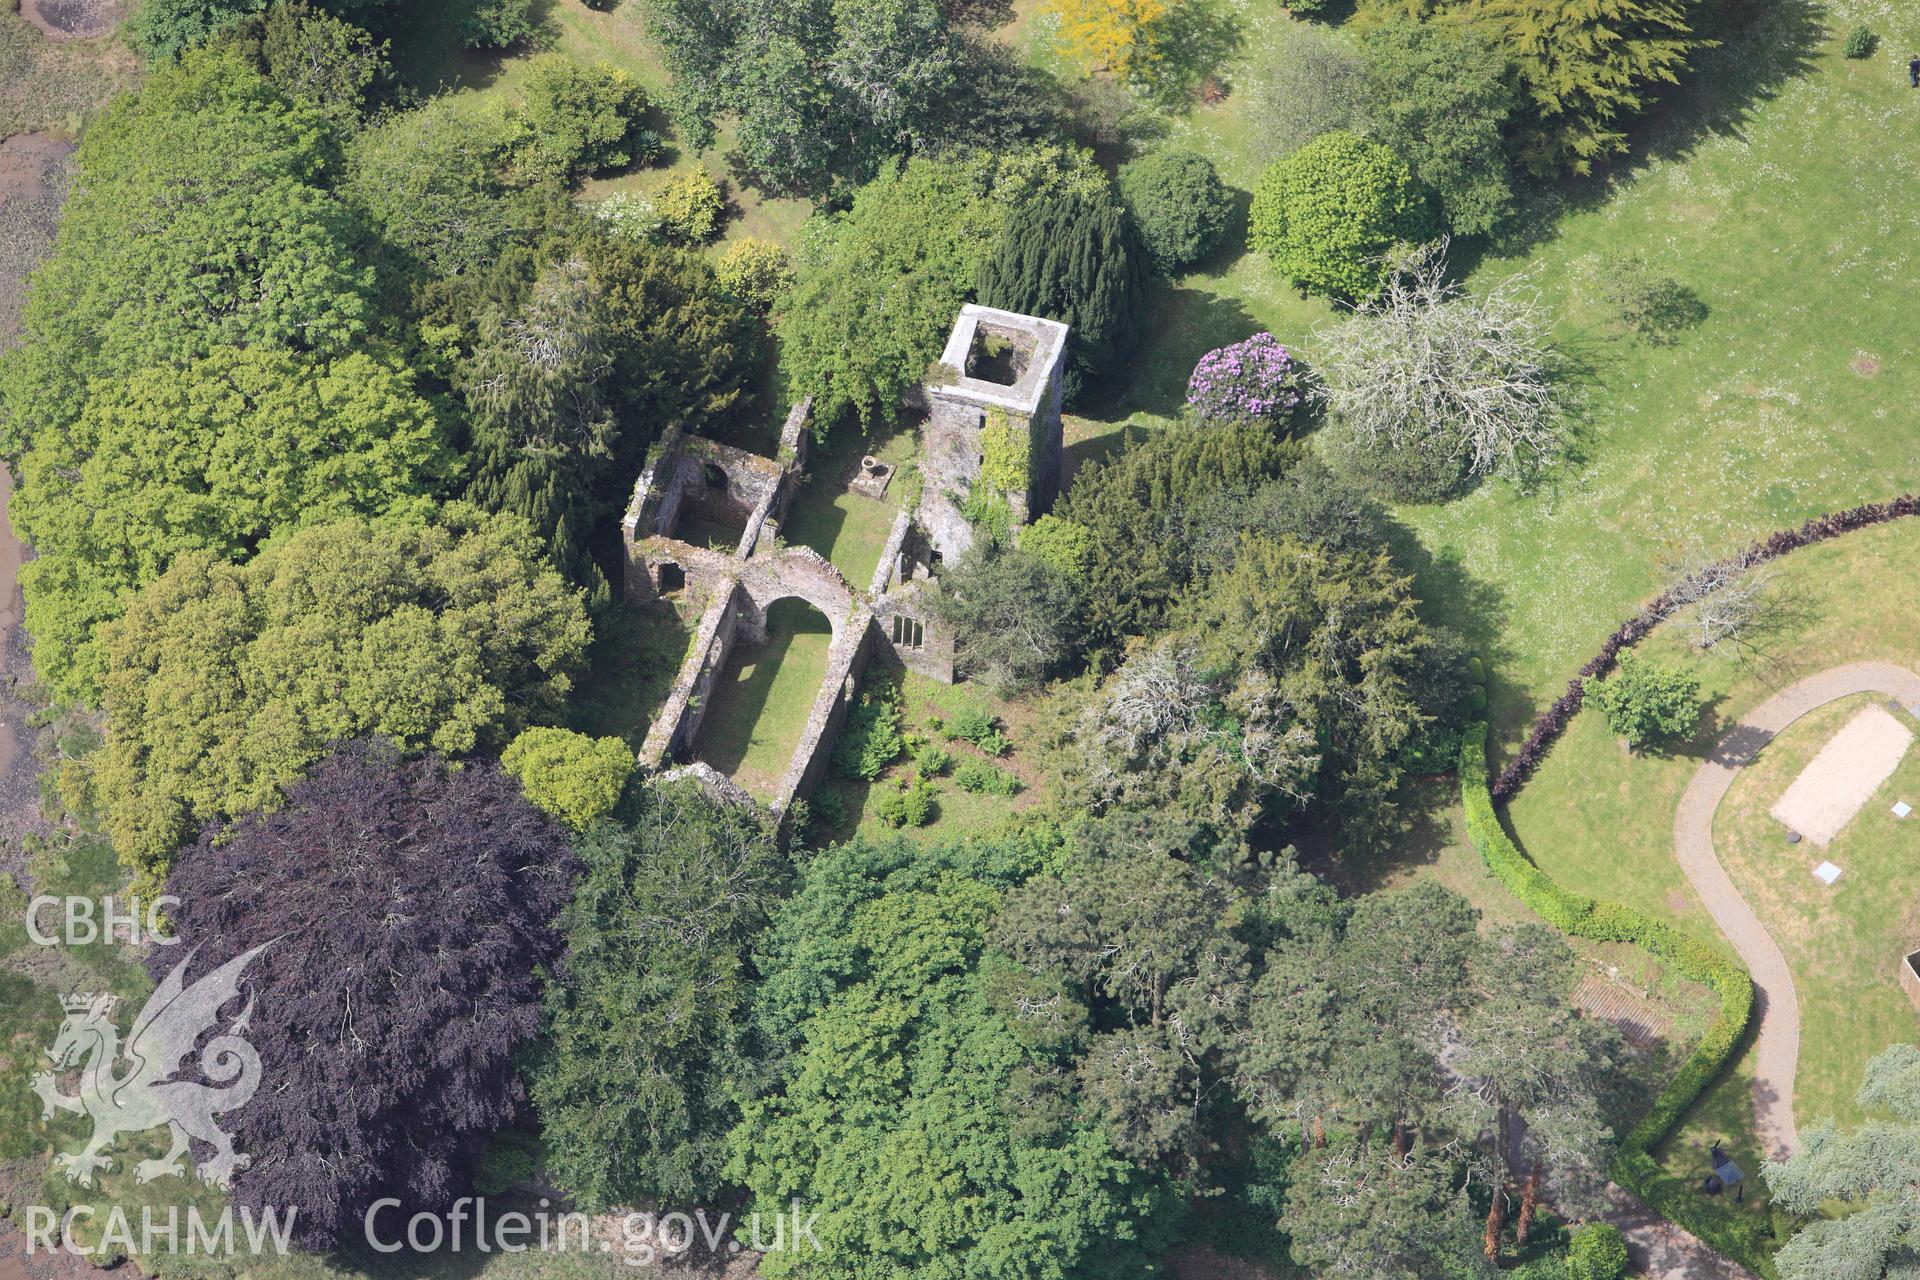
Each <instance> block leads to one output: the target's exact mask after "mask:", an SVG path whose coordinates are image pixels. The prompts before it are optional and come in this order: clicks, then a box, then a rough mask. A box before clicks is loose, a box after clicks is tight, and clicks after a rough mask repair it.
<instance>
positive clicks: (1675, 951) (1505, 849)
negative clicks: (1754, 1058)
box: [1460, 720, 1772, 1275]
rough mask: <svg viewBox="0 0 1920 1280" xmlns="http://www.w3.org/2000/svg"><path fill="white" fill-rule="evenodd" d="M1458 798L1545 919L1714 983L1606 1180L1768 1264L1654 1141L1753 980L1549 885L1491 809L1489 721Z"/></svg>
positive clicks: (1749, 1233)
mask: <svg viewBox="0 0 1920 1280" xmlns="http://www.w3.org/2000/svg"><path fill="white" fill-rule="evenodd" d="M1460 803H1461V806H1462V808H1464V809H1465V811H1466V823H1467V835H1468V837H1469V838H1470V839H1472V841H1473V843H1474V846H1475V847H1476V848H1477V849H1479V851H1480V855H1481V857H1483V858H1485V859H1486V863H1487V868H1488V870H1490V871H1492V872H1493V874H1494V876H1495V877H1496V878H1497V879H1498V880H1499V881H1500V883H1502V884H1504V885H1505V886H1506V887H1507V888H1508V889H1510V890H1512V891H1513V895H1514V896H1515V897H1517V898H1519V899H1520V901H1522V902H1523V903H1525V904H1526V905H1527V906H1528V907H1530V908H1532V909H1533V911H1534V912H1535V913H1536V914H1538V915H1539V916H1540V918H1541V919H1543V920H1545V921H1546V922H1547V923H1548V924H1550V925H1553V926H1554V927H1555V928H1557V929H1559V930H1561V931H1562V932H1564V933H1567V934H1569V935H1571V936H1573V937H1576V938H1587V939H1591V940H1593V941H1596V942H1629V943H1632V944H1633V945H1635V946H1637V947H1640V948H1642V949H1643V950H1645V951H1647V952H1648V953H1649V954H1651V955H1654V956H1657V957H1659V958H1660V959H1662V960H1665V961H1667V962H1668V963H1670V964H1672V965H1673V967H1674V968H1675V969H1676V970H1678V971H1679V972H1680V973H1681V974H1683V975H1685V976H1686V977H1688V978H1691V979H1693V980H1694V981H1696V982H1703V983H1705V984H1707V985H1708V986H1709V987H1711V988H1712V989H1713V992H1714V994H1715V995H1717V996H1718V997H1719V999H1720V1012H1719V1013H1718V1015H1716V1016H1715V1018H1714V1020H1713V1024H1712V1025H1711V1026H1709V1027H1708V1028H1707V1033H1706V1035H1704V1036H1702V1037H1701V1038H1700V1043H1699V1044H1698V1045H1696V1046H1695V1047H1694V1050H1693V1052H1692V1053H1691V1054H1690V1055H1688V1057H1687V1060H1686V1061H1685V1062H1684V1063H1682V1064H1681V1066H1680V1070H1679V1071H1677V1072H1675V1073H1674V1076H1673V1079H1671V1080H1669V1081H1668V1082H1667V1084H1666V1087H1665V1088H1663V1089H1661V1091H1660V1093H1659V1096H1657V1097H1656V1098H1655V1099H1654V1101H1653V1107H1652V1109H1651V1110H1649V1111H1648V1112H1647V1114H1646V1115H1645V1116H1643V1117H1642V1118H1641V1120H1640V1123H1638V1124H1636V1125H1635V1126H1634V1127H1633V1129H1632V1130H1631V1131H1630V1132H1628V1133H1627V1135H1626V1136H1625V1137H1624V1138H1622V1139H1621V1140H1620V1147H1619V1150H1618V1152H1617V1153H1616V1155H1615V1157H1614V1161H1613V1168H1612V1170H1611V1173H1612V1175H1613V1180H1614V1181H1615V1182H1617V1183H1619V1184H1620V1185H1621V1186H1623V1187H1625V1188H1626V1189H1627V1190H1628V1191H1630V1192H1632V1193H1633V1194H1634V1195H1636V1196H1638V1197H1640V1199H1641V1200H1643V1201H1645V1202H1646V1204H1647V1205H1648V1206H1649V1207H1651V1208H1652V1209H1653V1210H1654V1212H1656V1213H1658V1214H1659V1215H1660V1216H1661V1217H1663V1218H1666V1219H1667V1220H1668V1221H1670V1222H1674V1223H1677V1224H1679V1225H1680V1226H1682V1227H1684V1228H1686V1229H1687V1230H1688V1231H1691V1232H1692V1233H1693V1234H1694V1235H1696V1236H1698V1237H1699V1238H1700V1239H1702V1240H1704V1241H1706V1242H1707V1243H1708V1244H1710V1245H1712V1246H1713V1247H1714V1248H1716V1249H1718V1250H1720V1251H1721V1252H1722V1253H1725V1254H1728V1255H1730V1256H1731V1257H1733V1258H1735V1259H1737V1260H1738V1261H1740V1262H1742V1263H1743V1264H1744V1265H1746V1266H1747V1267H1749V1268H1750V1269H1752V1270H1754V1271H1757V1272H1760V1273H1761V1274H1762V1275H1768V1274H1771V1273H1772V1267H1771V1266H1770V1259H1769V1257H1768V1253H1769V1248H1770V1242H1769V1240H1768V1239H1767V1238H1766V1237H1765V1236H1764V1235H1762V1234H1761V1233H1760V1232H1759V1231H1757V1230H1755V1229H1753V1228H1752V1227H1751V1226H1749V1225H1748V1224H1745V1223H1732V1222H1729V1221H1727V1220H1726V1219H1725V1218H1723V1217H1720V1216H1719V1215H1707V1214H1703V1213H1701V1212H1699V1208H1700V1206H1699V1205H1698V1204H1697V1203H1696V1201H1695V1200H1694V1198H1693V1194H1692V1191H1693V1189H1692V1187H1691V1186H1690V1185H1689V1184H1688V1183H1687V1182H1686V1181H1685V1180H1684V1179H1681V1178H1676V1177H1674V1176H1673V1175H1671V1174H1669V1173H1667V1172H1666V1171H1665V1170H1663V1169H1662V1168H1661V1167H1660V1165H1659V1162H1658V1161H1656V1160H1655V1159H1654V1158H1653V1155H1652V1151H1653V1148H1654V1147H1656V1146H1658V1145H1659V1144H1660V1142H1661V1140H1662V1139H1664V1138H1665V1137H1666V1136H1667V1135H1668V1134H1669V1133H1671V1132H1672V1131H1673V1129H1674V1127H1675V1126H1676V1125H1678V1124H1679V1123H1680V1118H1681V1117H1682V1116H1684V1115H1685V1114H1686V1112H1687V1108H1689V1107H1691V1106H1692V1105H1693V1104H1694V1102H1695V1100H1697V1099H1698V1098H1699V1096H1700V1095H1701V1093H1703V1092H1704V1091H1705V1090H1706V1087H1707V1086H1708V1085H1709V1084H1711V1083H1712V1082H1713V1081H1714V1079H1715V1078H1716V1077H1717V1076H1719V1074H1720V1072H1721V1070H1722V1069H1723V1068H1725V1066H1726V1065H1727V1060H1728V1059H1729V1058H1730V1057H1731V1056H1732V1055H1733V1051H1734V1049H1735V1048H1736V1047H1738V1045H1739V1043H1740V1038H1741V1037H1742V1036H1743V1035H1745V1034H1746V1030H1747V1023H1748V1021H1749V1019H1751V1018H1752V1016H1753V979H1752V978H1751V977H1749V976H1748V974H1747V971H1746V969H1745V968H1744V967H1743V966H1742V965H1741V964H1740V962H1739V961H1738V960H1736V959H1734V958H1733V957H1732V956H1730V955H1728V954H1727V953H1726V952H1724V951H1722V950H1721V949H1720V948H1719V947H1717V946H1714V945H1713V944H1712V943H1709V942H1706V941H1703V940H1702V939H1699V938H1696V937H1693V936H1692V935H1690V934H1686V933H1682V932H1681V931H1680V930H1678V929H1675V928H1674V927H1673V926H1671V925H1668V924H1665V923H1662V922H1661V921H1658V920H1655V919H1653V918H1652V917H1650V916H1647V915H1645V914H1643V913H1642V912H1639V911H1636V910H1635V909H1634V908H1632V907H1629V906H1625V905H1623V904H1621V903H1618V902H1602V901H1600V900H1598V899H1595V898H1589V897H1586V896H1584V895H1582V894H1578V893H1573V892H1571V891H1569V890H1567V889H1563V888H1561V887H1560V886H1559V885H1558V884H1555V883H1554V881H1553V880H1552V878H1551V877H1549V876H1548V875H1547V874H1546V872H1544V871H1542V870H1540V868H1538V867H1536V866H1535V865H1534V864H1533V863H1532V862H1531V861H1530V860H1528V858H1527V856H1526V855H1525V854H1523V853H1521V852H1520V849H1519V846H1517V845H1515V844H1514V842H1513V839H1512V837H1510V836H1509V835H1508V834H1507V832H1506V828H1505V827H1503V826H1502V825H1501V824H1500V817H1499V814H1498V813H1497V812H1496V811H1495V809H1494V798H1493V792H1492V790H1491V789H1490V788H1489V787H1488V786H1487V725H1486V722H1485V721H1484V720H1482V721H1475V722H1474V723H1473V724H1471V725H1469V726H1468V727H1467V729H1466V731H1465V732H1464V733H1462V734H1461V738H1460Z"/></svg>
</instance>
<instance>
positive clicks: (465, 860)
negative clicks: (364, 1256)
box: [148, 743, 578, 1249]
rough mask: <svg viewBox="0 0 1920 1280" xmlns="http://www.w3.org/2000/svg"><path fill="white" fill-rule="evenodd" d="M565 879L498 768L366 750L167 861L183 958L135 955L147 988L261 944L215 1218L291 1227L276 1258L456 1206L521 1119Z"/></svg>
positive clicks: (170, 950) (157, 951) (164, 953)
mask: <svg viewBox="0 0 1920 1280" xmlns="http://www.w3.org/2000/svg"><path fill="white" fill-rule="evenodd" d="M577 872H578V863H577V861H576V859H575V857H574V855H573V851H572V850H571V849H570V848H569V846H568V843H567V840H566V837H565V835H564V834H563V833H562V831H561V830H560V828H559V827H558V826H557V825H556V824H555V823H554V822H553V821H552V820H551V819H549V818H548V817H546V816H545V815H544V814H542V813H540V812H539V811H538V810H537V809H535V808H534V807H533V806H532V805H531V804H529V803H528V802H527V801H526V800H525V799H524V798H522V796H521V793H520V784H519V783H517V782H515V781H514V780H513V779H512V778H510V777H508V776H507V775H505V774H504V773H502V772H501V770H500V768H499V766H498V765H496V764H494V763H493V762H491V761H469V762H467V763H465V764H464V765H461V766H459V767H455V768H449V767H448V766H447V765H446V764H445V763H444V762H442V761H441V760H439V759H438V758H435V757H428V758H426V759H412V760H405V759H401V758H399V757H398V756H397V755H396V754H395V753H394V752H393V751H392V750H391V749H389V748H386V747H383V746H378V745H372V744H368V743H354V744H349V745H346V746H343V747H339V748H337V749H336V750H335V751H334V752H333V754H331V755H328V756H326V757H324V758H323V759H321V760H320V761H319V762H318V763H317V764H315V765H314V766H313V768H312V769H311V770H310V771H309V773H308V774H307V776H306V777H305V778H303V779H302V780H300V781H299V782H297V783H295V784H293V785H292V786H290V787H288V788H287V803H286V805H285V806H284V807H283V808H280V809H276V810H274V811H272V812H270V813H260V814H252V815H249V816H247V817H244V818H242V819H240V820H238V821H236V822H234V823H232V824H230V825H225V826H209V827H208V828H207V830H206V831H205V832H203V833H202V835H201V837H200V840H199V842H198V844H196V845H194V846H191V847H189V848H187V849H186V850H185V851H183V853H182V854H181V856H180V859H179V861H178V862H177V863H176V865H175V866H174V869H173V873H172V875H171V876H169V877H168V880H167V890H168V892H169V893H172V894H175V895H177V896H178V897H179V899H180V903H179V906H178V907H177V908H175V910H174V917H173V925H174V928H175V931H176V933H177V934H178V935H179V937H180V940H181V943H182V945H179V946H170V947H155V948H153V950H152V952H151V954H150V956H149V958H148V967H149V969H150V970H151V971H152V972H153V974H154V977H155V979H156V981H158V980H160V979H162V978H164V976H165V975H166V973H167V972H168V971H169V970H171V969H172V968H173V967H174V966H175V965H177V964H179V963H180V962H181V960H182V959H183V958H185V957H187V956H188V955H189V954H191V956H192V965H191V968H190V971H189V973H188V974H187V978H188V980H189V981H191V980H194V979H197V978H199V977H202V976H203V975H205V974H207V973H209V972H211V971H212V970H213V969H215V968H216V967H217V966H219V965H220V964H222V963H224V962H225V961H227V960H229V959H231V958H233V957H235V956H238V955H240V954H241V953H242V952H245V951H247V950H249V949H251V948H253V947H257V946H260V945H261V944H263V943H268V944H270V945H268V946H267V947H266V949H265V950H264V951H263V952H261V953H260V955H259V956H258V957H256V958H255V959H254V960H253V961H252V963H251V964H250V965H249V967H248V969H247V970H246V973H245V975H244V978H243V990H244V991H245V993H246V994H247V995H249V996H250V997H251V999H252V1001H253V1008H252V1011H251V1015H250V1020H249V1026H248V1029H247V1032H246V1034H247V1038H248V1039H249V1040H250V1042H251V1043H252V1045H253V1046H254V1048H255V1049H256V1050H257V1051H258V1053H259V1056H260V1060H261V1075H260V1085H259V1089H258V1091H257V1092H256V1093H255V1094H254V1096H253V1097H252V1099H251V1100H250V1101H249V1102H247V1103H246V1104H245V1105H244V1106H242V1107H240V1108H239V1109H237V1110H236V1111H234V1112H233V1113H232V1114H230V1115H228V1116H226V1117H225V1118H224V1124H225V1126H226V1128H227V1129H228V1131H229V1132H230V1133H231V1134H232V1135H233V1137H234V1140H235V1145H236V1147H237V1148H238V1150H239V1151H240V1152H241V1153H242V1154H244V1155H245V1156H247V1157H248V1158H249V1160H250V1163H249V1164H248V1165H247V1167H246V1168H244V1169H243V1170H241V1171H240V1172H239V1173H238V1174H237V1175H236V1176H235V1178H234V1182H233V1194H234V1200H235V1201H236V1203H237V1204H238V1205H240V1206H244V1207H246V1208H248V1209H251V1210H253V1211H254V1212H255V1213H256V1214H258V1213H259V1212H261V1211H263V1210H266V1209H268V1208H273V1209H277V1210H279V1211H280V1212H281V1213H282V1214H284V1213H285V1211H286V1210H287V1209H289V1208H292V1209H295V1210H297V1216H296V1218H295V1223H294V1235H295V1238H296V1240H297V1241H298V1242H299V1243H300V1244H302V1245H303V1246H306V1247H309V1248H323V1249H324V1248H329V1247H331V1246H333V1245H335V1244H338V1243H342V1242H344V1241H345V1240H346V1239H348V1238H349V1237H352V1238H355V1239H357V1238H358V1235H359V1232H360V1219H361V1217H362V1215H363V1214H364V1213H365V1211H366V1209H367V1207H368V1206H369V1205H370V1204H371V1203H372V1202H373V1201H374V1200H375V1199H377V1198H380V1197H382V1196H394V1197H397V1198H398V1199H399V1200H400V1201H401V1202H402V1205H403V1211H404V1212H405V1213H409V1214H410V1213H412V1212H414V1211H417V1210H423V1209H437V1208H440V1207H443V1206H445V1205H446V1204H447V1203H449V1202H450V1201H452V1200H453V1199H454V1198H455V1197H457V1196H460V1195H463V1194H466V1192H467V1191H468V1179H469V1171H470V1167H471V1162H472V1159H473V1157H474V1155H475V1152H476V1148H477V1146H478V1144H479V1143H480V1142H481V1141H482V1140H483V1139H485V1138H486V1136H487V1135H488V1134H490V1133H492V1132H494V1131H495V1130H497V1129H499V1128H501V1127H502V1126H503V1125H506V1124H508V1123H510V1122H512V1121H513V1120H514V1119H515V1118H516V1116H518V1115H520V1114H521V1109H522V1106H523V1104H524V1101H525V1095H524V1091H523V1088H522V1085H521V1081H520V1077H519V1075H518V1073H517V1071H516V1069H515V1059H516V1056H517V1055H518V1054H519V1052H520V1050H521V1049H522V1047H523V1046H524V1045H526V1044H527V1042H528V1041H529V1040H530V1039H532V1038H533V1037H534V1036H535V1035H536V1034H538V1033H539V1031H540V1026H541V983H540V971H541V970H543V969H550V968H552V967H553V966H555V965H556V964H557V963H558V962H559V960H560V956H561V949H562V948H561V942H560V939H559V936H558V935H557V934H556V932H555V930H554V929H553V927H552V926H553V923H554V921H555V918H556V917H557V916H558V914H559V912H560V909H561V907H562V906H563V905H564V904H565V902H566V900H567V898H568V895H569V892H570V889H571V886H572V884H573V880H574V877H575V875H576V874H577ZM234 1012H235V1010H234V1009H229V1010H227V1012H226V1015H225V1016H223V1018H222V1019H221V1022H220V1026H222V1027H224V1026H225V1025H226V1024H227V1023H228V1022H229V1021H231V1018H232V1015H233V1013H234ZM196 1060H197V1055H196V1057H193V1058H189V1059H188V1062H187V1065H186V1067H185V1068H184V1070H183V1074H184V1075H188V1076H191V1075H192V1074H193V1073H194V1071H195V1068H194V1066H193V1063H194V1062H195V1061H196ZM196 1154H199V1153H196Z"/></svg>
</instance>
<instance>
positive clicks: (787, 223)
mask: <svg viewBox="0 0 1920 1280" xmlns="http://www.w3.org/2000/svg"><path fill="white" fill-rule="evenodd" d="M456 8H457V6H452V5H435V4H417V5H410V6H408V14H407V18H406V19H405V23H404V25H403V27H402V28H401V29H400V30H399V31H397V32H396V33H395V36H394V39H393V56H394V64H395V66H396V67H397V68H398V69H399V70H400V73H401V75H402V77H403V78H404V79H405V80H406V81H407V83H408V84H410V85H411V86H412V87H413V88H415V89H417V90H418V91H420V92H422V93H431V92H434V91H439V90H444V91H446V92H449V93H454V94H461V95H474V96H485V97H492V98H496V99H499V100H501V101H503V102H509V103H511V102H514V101H517V100H518V99H519V96H520V93H521V86H522V85H523V84H524V83H525V80H526V73H527V68H528V66H529V65H530V64H531V62H532V60H533V58H534V57H535V56H537V55H538V54H539V53H541V52H544V51H545V50H546V49H553V50H557V51H559V52H561V53H564V54H566V55H567V56H568V57H570V58H573V59H574V60H576V61H578V62H581V63H583V64H586V65H588V66H592V65H596V64H598V63H603V62H604V63H609V64H611V65H613V66H615V67H618V68H620V69H621V70H622V71H625V72H627V73H628V74H629V75H631V76H633V77H634V79H635V80H637V81H638V82H639V83H640V84H641V85H642V86H644V87H645V88H646V90H647V93H648V97H649V98H650V99H651V101H652V102H653V103H654V105H653V107H652V108H651V109H650V110H649V111H648V118H647V122H646V123H647V125H648V127H650V128H652V129H654V130H655V131H656V132H658V133H660V134H661V136H662V137H665V138H667V139H668V140H669V145H668V148H667V152H666V154H665V156H664V157H663V159H662V161H661V162H660V163H656V164H654V165H652V166H648V167H641V168H634V169H629V170H626V171H624V172H620V173H612V174H606V175H603V176H601V177H598V178H594V179H590V180H589V181H587V182H586V183H585V184H584V185H583V186H582V188H581V191H580V197H581V199H582V200H585V201H588V202H592V201H598V200H604V199H605V198H606V197H607V196H609V195H611V194H613V192H615V191H619V190H635V191H642V192H647V191H652V190H654V189H655V188H657V187H659V186H661V185H663V184H664V183H665V182H666V181H667V179H668V178H669V177H671V176H673V175H675V174H679V173H684V172H686V171H688V170H691V169H694V168H697V167H699V166H701V165H705V166H706V168H707V171H708V172H709V173H711V174H712V175H713V176H714V177H715V178H717V179H721V180H723V181H724V182H725V189H726V195H727V200H728V205H729V217H728V219H727V223H726V228H725V232H724V235H723V241H724V240H732V239H738V238H740V237H743V236H752V237H755V238H757V239H761V240H772V241H774V242H776V243H779V244H789V245H790V244H792V243H793V242H794V239H795V237H796V236H797V235H798V234H799V230H800V224H801V223H802V222H805V221H806V219H807V215H808V214H809V213H811V212H812V208H813V206H812V205H811V204H810V203H808V202H807V201H805V200H794V199H785V198H771V197H768V196H766V195H765V194H764V193H762V192H758V191H755V190H753V189H751V188H749V187H746V186H743V185H742V184H741V183H739V182H737V181H734V180H732V179H731V177H730V171H729V169H728V166H727V162H726V153H727V150H728V149H729V147H731V145H732V133H731V132H730V128H722V129H721V130H720V131H719V134H718V136H717V137H716V138H715V140H714V145H713V146H711V147H708V148H707V149H705V150H704V151H700V150H695V149H693V148H690V147H688V146H686V145H685V144H684V142H679V143H676V141H675V132H674V129H673V127H672V124H671V122H670V121H669V120H668V118H667V115H666V113H665V111H664V110H663V109H662V108H661V107H660V105H659V104H660V103H661V102H662V101H664V99H665V95H666V91H667V88H668V85H669V80H670V78H669V76H668V73H667V68H666V64H665V63H664V62H663V61H662V59H661V54H660V49H659V46H658V45H657V44H655V43H654V41H653V39H652V37H650V36H649V35H648V34H647V26H646V13H645V6H644V5H641V4H637V3H625V4H621V5H619V6H618V7H617V8H614V9H612V10H609V11H605V12H602V11H600V10H597V9H590V8H588V7H587V6H586V5H585V4H582V3H581V2H580V0H546V3H545V4H543V5H542V6H540V8H539V10H538V12H540V14H541V16H542V18H543V20H544V24H545V30H546V36H545V41H544V43H543V44H542V45H541V46H540V47H537V48H526V49H520V48H516V49H513V50H509V51H507V52H505V53H501V52H483V51H474V50H464V49H461V48H459V41H458V39H457V38H456V35H455V32H454V20H455V16H456V15H455V12H454V11H455V9H456Z"/></svg>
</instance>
